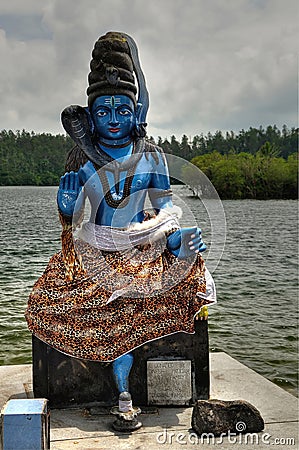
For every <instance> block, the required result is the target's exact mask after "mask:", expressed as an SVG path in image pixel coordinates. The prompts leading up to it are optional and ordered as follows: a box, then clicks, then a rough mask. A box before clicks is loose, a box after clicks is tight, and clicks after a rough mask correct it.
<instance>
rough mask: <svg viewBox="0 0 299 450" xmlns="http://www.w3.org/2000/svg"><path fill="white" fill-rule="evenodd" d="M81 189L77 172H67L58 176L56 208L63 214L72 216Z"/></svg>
mask: <svg viewBox="0 0 299 450" xmlns="http://www.w3.org/2000/svg"><path fill="white" fill-rule="evenodd" d="M81 190H82V186H80V182H79V176H78V173H77V172H67V173H65V174H64V175H63V176H62V177H61V178H60V183H59V189H58V193H57V204H58V209H59V211H60V212H61V214H63V215H64V216H67V217H72V216H73V214H74V210H75V205H76V201H77V198H78V196H79V194H80V191H81Z"/></svg>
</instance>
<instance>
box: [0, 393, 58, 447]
mask: <svg viewBox="0 0 299 450" xmlns="http://www.w3.org/2000/svg"><path fill="white" fill-rule="evenodd" d="M47 403H48V400H47V399H45V398H36V399H13V400H9V401H8V402H7V403H6V404H5V405H4V407H3V409H2V411H1V444H2V445H1V449H2V450H24V449H30V450H48V449H49V448H50V413H49V411H48V407H47Z"/></svg>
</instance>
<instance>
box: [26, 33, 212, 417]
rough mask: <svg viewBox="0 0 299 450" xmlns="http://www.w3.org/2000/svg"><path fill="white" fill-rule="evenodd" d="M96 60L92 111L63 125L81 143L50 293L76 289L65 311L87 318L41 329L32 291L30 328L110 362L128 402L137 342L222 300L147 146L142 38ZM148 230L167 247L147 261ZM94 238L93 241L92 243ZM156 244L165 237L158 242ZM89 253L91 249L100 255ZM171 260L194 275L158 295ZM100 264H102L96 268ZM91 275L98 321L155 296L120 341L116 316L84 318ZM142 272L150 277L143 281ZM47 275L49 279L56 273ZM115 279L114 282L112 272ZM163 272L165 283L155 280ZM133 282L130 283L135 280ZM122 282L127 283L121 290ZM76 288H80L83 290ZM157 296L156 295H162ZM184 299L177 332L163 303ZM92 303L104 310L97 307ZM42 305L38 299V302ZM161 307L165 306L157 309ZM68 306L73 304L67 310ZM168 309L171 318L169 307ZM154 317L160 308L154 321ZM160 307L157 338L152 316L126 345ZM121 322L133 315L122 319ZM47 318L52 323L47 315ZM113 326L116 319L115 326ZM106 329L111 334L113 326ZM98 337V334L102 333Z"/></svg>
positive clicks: (105, 39)
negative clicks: (85, 217)
mask: <svg viewBox="0 0 299 450" xmlns="http://www.w3.org/2000/svg"><path fill="white" fill-rule="evenodd" d="M92 56H93V59H92V61H91V65H90V67H91V72H90V74H89V87H88V90H87V95H88V106H87V107H85V108H84V107H80V106H70V107H68V108H66V109H65V110H64V111H63V113H62V122H63V125H64V127H65V129H66V131H67V132H68V133H69V135H70V136H71V137H72V138H73V140H74V142H75V144H76V147H75V148H74V149H72V150H71V152H70V154H69V156H68V161H67V164H66V169H67V171H66V173H65V174H64V175H63V176H62V177H61V181H60V185H59V190H58V194H57V203H58V209H59V213H60V218H61V222H62V224H63V227H64V228H63V229H64V232H63V233H65V235H63V236H68V239H65V240H67V241H68V244H67V245H64V249H63V252H62V256H61V255H59V256H57V259H55V261H54V260H53V262H52V266H51V264H50V265H49V267H54V265H55V271H56V267H58V266H59V267H60V269H61V267H62V260H64V264H65V266H66V274H67V275H66V276H65V277H64V278H63V280H62V279H60V282H59V283H60V284H59V283H58V285H57V286H56V288H53V290H51V293H52V292H54V291H55V289H56V291H57V290H59V292H60V293H61V292H62V287H61V286H62V285H63V286H65V292H67V293H69V296H70V298H69V303H68V305H70V304H72V305H75V304H76V308H77V309H76V311H79V312H78V314H80V313H82V314H83V319H82V318H80V317H79V318H78V317H75V314H73V313H71V312H70V313H68V314H69V315H68V317H67V319H65V322H63V319H61V323H59V325H57V326H55V325H54V324H52V331H53V330H54V336H55V333H57V339H56V338H52V337H50V336H49V333H47V332H46V331H44V330H43V331H42V327H43V326H42V325H41V322H42V320H44V321H45V315H46V314H48V311H47V313H46V312H45V310H43V311H41V309H39V308H40V306H37V297H38V295H40V294H37V291H36V292H35V291H33V294H32V295H31V298H30V302H29V306H28V309H27V314H26V317H27V321H28V324H29V328H30V329H31V330H32V331H33V332H34V333H35V334H37V335H38V336H41V337H42V338H43V340H44V341H45V342H48V343H49V344H50V345H53V346H54V347H56V348H57V349H59V350H62V351H64V352H65V353H68V354H71V355H73V356H77V357H83V358H84V357H86V358H87V359H94V360H99V361H112V365H113V374H114V378H115V382H116V385H117V388H118V391H119V393H120V399H121V398H123V395H122V394H123V393H124V392H127V391H129V383H128V380H129V373H130V369H131V367H132V364H133V355H132V351H131V350H132V349H134V348H135V347H136V346H137V345H140V343H142V342H146V341H147V340H149V338H150V337H152V339H155V338H157V337H159V336H160V337H162V336H163V335H166V334H169V333H171V332H173V331H174V332H175V331H181V330H182V331H183V330H184V331H189V332H192V330H193V328H192V326H193V319H194V314H195V313H196V312H198V311H199V310H200V309H201V308H202V306H204V305H207V304H211V303H213V302H214V301H215V299H211V297H210V298H209V296H208V294H207V288H206V279H205V268H204V263H203V260H202V258H201V256H200V252H203V251H204V250H206V246H205V244H204V243H203V241H202V237H201V230H200V228H198V227H197V226H194V227H190V228H181V227H180V226H179V224H178V218H177V216H176V209H175V207H174V206H173V203H172V192H171V187H170V181H169V174H168V169H167V162H166V158H165V156H164V154H163V152H162V150H161V149H160V148H158V147H156V146H155V145H153V144H151V143H149V142H147V140H146V132H145V129H146V115H147V110H148V105H149V100H148V92H147V89H146V86H145V79H144V75H143V72H142V70H141V68H140V62H139V58H138V52H137V47H136V44H135V42H134V41H133V39H132V38H131V37H130V36H128V35H126V34H124V33H114V32H111V33H107V34H106V35H105V36H102V37H101V38H99V40H98V41H97V42H96V44H95V47H94V50H93V53H92ZM134 74H135V77H134ZM135 78H137V83H138V97H137V87H136V85H135ZM147 194H148V196H149V199H150V203H151V207H152V212H151V214H149V213H148V211H147V210H146V208H145V201H146V196H147ZM86 200H88V201H89V203H90V218H89V223H88V224H87V225H86V226H85V225H84V226H83V230H82V232H81V235H80V233H79V237H80V236H81V237H80V238H79V239H78V242H79V244H78V246H76V242H75V244H72V242H71V241H70V239H69V236H70V233H72V232H73V231H74V229H76V228H77V226H78V224H79V225H80V220H82V214H83V211H84V206H85V202H86ZM151 230H154V231H155V233H156V232H157V231H159V232H160V234H161V232H162V234H163V236H164V239H165V245H164V247H163V248H162V250H161V251H160V254H157V253H155V256H152V257H151V258H150V259H146V260H145V259H143V258H144V255H146V251H147V250H146V249H147V248H148V247H151V248H152V249H153V248H154V249H156V248H157V245H158V244H157V243H156V242H154V244H149V240H148V234H149V232H150V231H151ZM161 230H162V231H161ZM125 233H127V234H125ZM91 235H92V236H93V240H92V238H91ZM119 236H120V237H119ZM122 236H125V237H126V238H127V237H128V236H129V239H131V241H130V242H132V245H131V249H129V250H127V248H125V247H124V248H125V251H126V252H129V257H128V259H123V255H122V253H121V252H120V251H119V249H120V248H121V249H122V248H123V247H122V242H123V240H124V238H123V237H122ZM94 237H95V238H94ZM94 242H96V243H95V244H94ZM107 242H108V243H107ZM115 242H116V244H115ZM157 242H160V241H159V240H157ZM63 243H64V238H63ZM87 245H88V247H87ZM159 245H160V244H159ZM114 246H115V247H114ZM91 248H92V250H91ZM86 249H87V250H86ZM136 249H138V251H139V253H138V254H137V255H140V258H141V260H140V261H141V262H140V263H138V260H137V262H134V261H135V260H134V258H135V257H136V256H135V255H136ZM150 251H151V250H150ZM80 252H81V253H82V254H83V255H85V259H86V261H84V257H83V263H82V258H81V257H80ZM130 252H131V253H130ZM132 252H133V253H132ZM134 252H135V253H134ZM90 253H92V258H93V259H92V258H91V256H90ZM70 255H71V256H70ZM80 258H81V259H80ZM165 258H166V259H168V263H167V267H168V266H173V267H174V266H175V267H176V265H177V267H178V269H173V272H174V273H175V274H176V275H177V274H178V272H179V271H180V270H181V269H180V267H182V271H183V272H184V271H186V270H187V269H186V267H187V266H186V264H187V265H188V264H190V261H192V263H191V266H190V267H192V268H191V269H190V270H189V272H188V275H187V278H186V279H185V278H184V276H182V280H183V281H182V283H181V284H180V280H179V278H178V284H177V285H176V282H174V280H173V275H172V278H171V277H170V278H171V283H170V285H169V288H168V289H166V288H164V290H163V292H162V291H161V290H157V291H155V289H156V287H153V286H156V285H157V284H159V283H160V284H161V283H162V284H163V283H164V281H165V280H164V278H163V277H164V275H163V271H165V270H166V269H165V267H166V265H165V264H164V263H163V261H165ZM91 261H93V263H91ZM99 261H100V262H101V264H102V263H104V262H105V263H107V261H108V265H109V267H113V270H112V271H111V272H109V270H108V272H107V270H106V269H97V267H106V266H103V264H102V265H101V266H100V262H99ZM54 262H55V264H54ZM133 263H134V264H135V265H134V264H133ZM118 264H119V265H118ZM138 264H139V265H138ZM163 264H164V265H163ZM135 266H136V267H137V266H138V269H136V272H134V270H135V269H134V267H135ZM93 267H95V270H94V269H93ZM86 268H87V269H86ZM125 268H126V269H125ZM53 270H54V269H53ZM88 270H89V271H90V273H92V275H93V277H90V280H91V281H90V283H91V286H92V289H89V290H88V292H89V293H88V305H92V308H93V309H92V311H93V314H94V317H97V320H102V319H101V318H103V317H104V316H105V317H108V319H109V317H110V316H109V314H111V315H113V317H117V316H116V315H117V314H118V313H119V311H121V309H122V308H124V311H129V310H130V308H131V309H132V308H133V309H134V308H137V307H138V302H135V303H132V298H133V299H134V298H135V299H136V298H137V297H138V295H140V296H141V298H143V299H144V298H146V299H148V300H146V301H148V302H149V303H148V304H147V303H145V306H144V310H143V311H142V310H141V311H138V312H137V310H136V309H135V310H134V312H133V313H132V316H130V317H131V318H128V319H127V320H128V322H127V324H126V323H124V324H122V325H119V326H122V327H124V328H123V329H122V331H121V335H120V336H121V337H120V338H119V339H120V340H119V341H117V338H115V339H114V338H113V336H119V335H118V334H116V331H115V330H114V328H113V327H115V326H116V325H115V320H113V325H107V323H108V322H109V320H110V319H109V320H108V319H107V321H108V322H107V323H106V322H105V324H104V325H99V323H100V322H97V330H96V331H95V330H94V329H93V328H92V326H91V325H90V323H91V322H92V319H91V318H90V317H89V316H88V317H89V318H88V320H87V319H86V316H84V314H86V310H85V309H84V308H85V303H84V302H85V300H84V299H85V297H84V296H85V294H84V293H82V292H83V287H82V286H83V285H84V286H85V288H84V289H86V273H87V272H86V271H88ZM105 270H106V272H105ZM101 271H102V272H101ZM177 271H178V272H177ZM116 272H117V274H118V275H119V276H120V277H124V278H122V279H121V280H124V281H119V280H120V278H117V277H116V280H118V281H116V282H115V284H114V285H113V286H112V285H111V286H110V291H111V290H112V291H114V293H113V294H112V296H110V294H111V292H110V294H109V295H108V297H107V298H106V297H105V295H106V293H105V292H106V291H105V292H104V288H106V286H103V285H102V284H101V274H102V279H104V280H106V281H105V283H106V284H107V286H108V285H109V283H110V282H111V279H112V278H113V276H114V275H115V273H116ZM145 272H146V275H144V273H145ZM49 273H51V270H50V271H49ZM95 273H96V276H97V277H98V278H97V280H98V281H97V282H95V281H94V274H95ZM109 273H111V274H113V276H112V275H111V276H110V275H109ZM157 273H158V277H159V283H157V278H155V277H156V274H157ZM184 273H185V272H184ZM195 273H197V276H195ZM82 274H83V275H82ZM84 274H85V275H84ZM136 274H137V275H136ZM176 275H175V276H176ZM129 277H131V278H130V280H129V281H128V278H129ZM134 277H135V278H134ZM151 277H153V278H154V280H155V283H156V284H149V285H146V286H145V284H144V278H147V279H150V278H151ZM188 277H189V278H188ZM60 278H61V276H60ZM51 280H52V279H51ZM67 280H69V282H68V281H67ZM186 280H187V281H186ZM51 282H52V281H51ZM68 283H69V284H68ZM74 283H75V284H76V295H77V296H76V295H75V294H74V295H73V294H72V293H71V292H72V289H73V286H74ZM97 283H98V284H97ZM122 283H124V285H126V286H127V287H123V286H122ZM126 283H127V284H126ZM41 284H42V285H43V286H48V285H49V284H50V281H49V280H45V277H44V278H43V281H42V282H40V284H39V285H38V288H39V293H40V292H41ZM78 286H80V289H79V288H78ZM99 286H100V287H99ZM51 287H52V285H51ZM189 288H190V289H191V290H192V292H191V290H190V292H186V294H185V295H184V290H188V289H189ZM91 290H93V292H94V293H93V294H90V291H91ZM78 292H79V294H78ZM86 292H87V290H86ZM155 292H157V295H156V297H155V295H154V293H155ZM198 292H201V295H199V296H198V295H197V294H198ZM53 295H54V294H53ZM59 295H61V294H59ZM78 295H80V298H81V299H82V300H81V303H80V305H78ZM86 295H87V294H86ZM48 296H49V290H47V295H45V297H47V298H48ZM109 296H110V297H109ZM185 296H189V297H190V298H191V297H192V298H194V305H193V306H192V308H190V306H189V303H188V306H186V308H185V309H186V311H187V310H188V311H189V310H190V311H191V313H190V311H189V312H188V314H191V315H190V317H189V318H188V320H189V322H188V325H184V326H183V325H182V323H181V322H180V324H175V326H174V325H173V324H171V325H170V323H171V322H172V320H173V317H172V318H171V317H169V318H168V314H172V316H173V314H176V313H170V312H169V311H170V310H171V307H169V311H166V310H165V304H164V302H165V301H166V300H167V304H169V303H168V302H169V301H170V300H169V299H171V301H173V302H174V303H173V305H174V306H173V308H174V309H173V311H175V308H176V304H177V305H179V304H180V303H179V302H182V301H185V300H184V297H185ZM61 297H62V295H61ZM104 297H105V298H106V300H107V299H108V300H107V301H105V302H104V303H103V304H102V305H103V306H102V307H100V306H99V302H100V300H99V299H102V298H104ZM86 298H87V297H86ZM56 299H57V297H56ZM95 299H96V301H97V303H96V304H97V305H98V307H97V308H96V306H95V303H94V302H95ZM157 299H159V300H157ZM39 300H40V299H39ZM64 300H65V298H64ZM56 301H57V300H56ZM188 301H189V300H188ZM62 302H63V300H62ZM126 302H128V303H126ZM150 302H152V303H150ZM159 302H160V303H159ZM176 302H177V303H176ZM40 303H41V302H40V301H39V305H40ZM50 303H51V302H50ZM83 305H84V306H83ZM126 305H127V306H126ZM157 305H160V306H158V307H157ZM169 305H170V304H169ZM65 308H67V307H66V306H65ZM80 308H81V309H80ZM159 308H160V309H159ZM163 308H164V310H163V311H164V312H163V311H162V309H163ZM160 310H161V311H160ZM64 311H65V309H64ZM80 311H81V312H80ZM147 311H154V312H153V313H151V315H150V314H149V313H147ZM156 311H157V314H158V311H160V312H159V314H160V316H159V319H158V318H157V319H155V320H154V322H153V326H152V329H153V330H154V331H152V332H151V333H152V334H148V333H150V332H149V331H148V329H149V328H150V327H149V325H151V322H150V320H152V319H149V318H148V319H147V323H146V324H145V325H143V326H144V329H146V328H148V329H147V331H146V333H147V334H146V335H145V334H144V333H145V331H144V332H143V335H142V336H139V334H138V333H139V331H138V333H137V334H136V342H135V341H134V336H135V334H134V333H135V331H134V330H135V328H136V325H134V326H135V328H133V332H132V330H131V331H130V337H129V338H128V342H127V343H125V339H126V328H125V327H126V326H127V327H128V326H129V322H130V321H133V320H135V318H136V317H137V314H139V316H138V317H139V319H138V321H139V323H141V322H142V320H141V319H140V318H142V317H143V316H144V315H145V316H146V315H147V314H148V317H152V315H153V314H154V313H155V312H156ZM186 314H187V313H186ZM38 315H40V316H39V321H37V319H36V317H37V316H38ZM111 317H112V316H111ZM124 317H126V316H125V314H124ZM161 318H163V320H161ZM56 320H57V319H56ZM103 320H104V319H103ZM116 320H118V323H119V324H120V323H121V322H122V321H121V319H119V318H118V319H116ZM79 321H81V323H80V324H79V325H78V329H79V331H78V336H79V337H78V336H76V338H75V337H74V338H73V336H72V338H67V337H66V336H65V333H64V331H63V330H64V327H68V330H69V329H70V328H71V327H74V329H77V325H76V324H77V322H79ZM88 321H89V322H88ZM174 321H175V320H174ZM182 321H183V322H184V321H185V318H182ZM46 322H48V319H47V320H46ZM75 322H76V324H75ZM85 322H86V323H88V332H86V331H84V332H85V333H87V334H86V335H87V336H88V338H89V345H90V347H89V349H91V348H92V351H91V350H90V351H89V349H88V348H87V347H88V344H86V340H85V341H84V346H85V348H84V351H83V350H82V348H81V347H82V346H83V344H82V343H81V344H80V342H79V339H82V342H83V337H80V336H81V335H80V333H82V336H83V328H82V330H81V327H83V325H82V323H85ZM162 322H163V325H162ZM70 323H72V325H71V327H70V326H69V324H70ZM109 323H110V324H111V323H112V322H111V320H110V322H109ZM168 323H169V326H168ZM184 323H185V322H184ZM107 326H108V327H109V326H110V327H112V328H110V329H107ZM100 327H104V328H105V337H104V336H103V335H101V337H99V336H98V334H99V330H98V329H99V328H100ZM164 327H165V328H164ZM159 328H161V330H159ZM80 330H81V331H80ZM156 330H157V331H156ZM59 333H60V334H59ZM69 333H71V334H72V331H69ZM109 333H110V334H111V338H110V342H111V348H112V349H111V351H110V350H107V349H109V345H108V344H109V342H108V341H107V342H108V343H106V341H105V345H106V347H105V345H104V341H103V340H104V339H105V340H107V339H108V338H109ZM156 333H157V334H156ZM95 335H97V336H96V337H95ZM107 335H108V337H107ZM51 336H53V334H52V335H51ZM134 342H135V343H134ZM80 346H81V347H80ZM99 349H102V350H99ZM105 349H106V350H105ZM109 353H110V354H109ZM117 355H119V356H117ZM116 356H117V357H116ZM120 404H121V400H120ZM122 405H124V403H122ZM131 407H132V405H131V404H130V402H129V403H128V402H127V403H126V408H127V409H128V410H129V409H130V408H131Z"/></svg>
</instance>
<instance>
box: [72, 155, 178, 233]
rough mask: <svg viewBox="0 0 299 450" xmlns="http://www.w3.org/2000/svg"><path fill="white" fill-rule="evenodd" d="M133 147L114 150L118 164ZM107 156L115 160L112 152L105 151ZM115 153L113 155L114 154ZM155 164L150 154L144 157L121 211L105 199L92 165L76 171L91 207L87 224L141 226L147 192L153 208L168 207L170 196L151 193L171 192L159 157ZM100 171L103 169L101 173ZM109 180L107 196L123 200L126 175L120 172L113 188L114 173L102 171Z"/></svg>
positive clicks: (122, 226) (123, 226)
mask: <svg viewBox="0 0 299 450" xmlns="http://www.w3.org/2000/svg"><path fill="white" fill-rule="evenodd" d="M131 150H132V146H129V147H127V148H125V149H117V156H118V161H119V162H122V161H124V160H125V159H127V158H129V157H130V155H131ZM105 151H106V153H109V154H110V156H112V157H113V156H114V154H115V150H114V149H110V151H109V149H105ZM113 152H114V154H113ZM157 155H158V164H157V162H156V161H155V159H154V158H153V156H152V155H151V154H150V155H149V156H148V158H147V157H146V156H145V153H143V155H142V157H141V159H140V161H139V162H138V164H137V166H136V170H135V173H134V176H133V180H132V184H131V189H130V197H129V199H128V203H127V204H126V205H125V206H124V207H117V208H115V207H112V206H110V205H109V204H108V203H107V201H106V199H105V198H104V194H105V193H104V189H103V185H102V183H101V180H100V177H99V175H98V173H97V171H96V169H95V167H94V165H93V164H92V162H91V161H88V162H87V163H86V164H85V165H84V166H83V167H82V168H81V169H80V170H79V179H80V184H81V185H82V186H84V194H85V196H86V197H87V198H88V199H89V201H90V205H91V217H90V221H91V222H93V223H96V224H97V225H107V226H112V227H116V228H125V227H127V226H128V225H129V224H130V223H134V222H142V221H143V220H144V217H145V214H144V206H145V200H146V194H147V192H149V196H150V197H151V204H152V207H153V208H155V209H156V210H159V209H161V208H163V207H166V206H171V205H172V202H171V196H170V195H169V196H162V197H158V198H156V196H152V195H151V193H153V192H154V191H161V190H162V191H163V190H168V189H170V185H169V176H168V173H167V168H166V166H165V164H164V162H163V159H162V157H161V155H160V154H159V153H158V152H157ZM101 170H103V169H101ZM105 174H106V177H107V179H108V183H109V187H110V193H111V196H112V198H113V199H114V200H120V199H121V198H122V196H123V191H124V184H125V179H126V175H127V171H125V172H120V175H119V188H118V192H117V187H116V186H115V179H114V173H113V172H110V171H106V170H105Z"/></svg>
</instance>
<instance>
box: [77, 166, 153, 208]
mask: <svg viewBox="0 0 299 450" xmlns="http://www.w3.org/2000/svg"><path fill="white" fill-rule="evenodd" d="M89 169H90V168H89ZM87 172H88V170H87ZM86 175H89V176H87V177H86V181H85V187H84V189H85V193H86V195H87V196H88V198H89V199H90V201H91V203H95V202H96V203H97V204H99V200H100V199H103V198H105V200H106V203H107V204H108V205H109V206H111V207H113V208H117V207H119V206H120V204H121V203H123V202H124V201H125V200H126V203H127V202H128V200H129V197H130V196H131V195H133V194H134V197H135V200H136V201H137V197H138V193H140V195H141V194H142V195H144V191H145V190H147V189H148V187H149V185H150V179H151V173H150V170H149V166H148V164H145V163H144V161H140V162H139V163H138V164H137V166H136V168H135V170H128V171H113V170H109V171H108V170H104V169H100V170H98V171H96V170H95V169H94V171H93V173H86ZM122 206H124V205H123V204H122Z"/></svg>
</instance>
